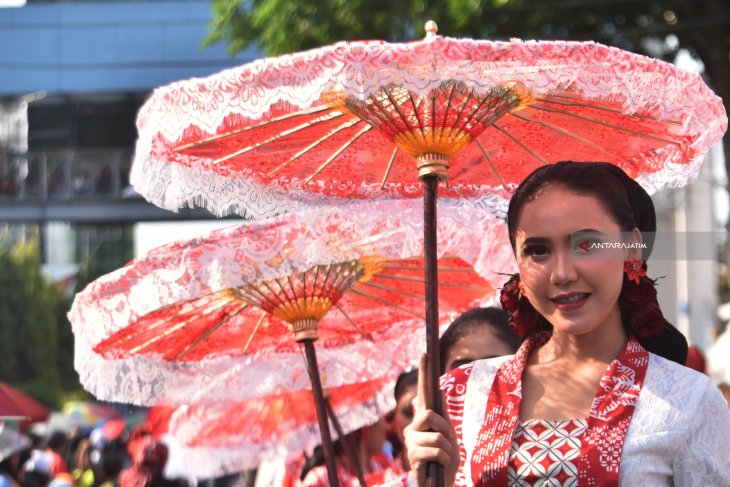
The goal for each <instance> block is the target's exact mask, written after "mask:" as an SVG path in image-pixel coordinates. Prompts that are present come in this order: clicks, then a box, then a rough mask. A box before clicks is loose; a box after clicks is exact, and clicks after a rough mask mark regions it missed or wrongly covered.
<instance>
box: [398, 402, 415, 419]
mask: <svg viewBox="0 0 730 487" xmlns="http://www.w3.org/2000/svg"><path fill="white" fill-rule="evenodd" d="M400 413H401V414H402V415H403V417H404V418H407V419H413V416H414V410H413V405H412V404H408V405H407V406H404V407H403V409H401V410H400Z"/></svg>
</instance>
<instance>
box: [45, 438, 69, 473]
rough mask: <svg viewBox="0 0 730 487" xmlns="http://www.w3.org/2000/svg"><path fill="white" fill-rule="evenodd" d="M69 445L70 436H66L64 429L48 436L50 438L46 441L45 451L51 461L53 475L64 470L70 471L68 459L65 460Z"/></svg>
mask: <svg viewBox="0 0 730 487" xmlns="http://www.w3.org/2000/svg"><path fill="white" fill-rule="evenodd" d="M67 447H68V438H67V437H66V433H63V432H62V431H54V432H52V433H51V435H50V436H49V437H48V440H47V441H46V447H45V452H46V454H47V455H48V458H50V461H51V464H50V467H49V468H50V473H51V476H54V475H56V474H58V473H62V472H68V467H67V466H66V460H64V457H65V456H66V448H67Z"/></svg>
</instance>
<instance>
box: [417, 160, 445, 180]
mask: <svg viewBox="0 0 730 487" xmlns="http://www.w3.org/2000/svg"><path fill="white" fill-rule="evenodd" d="M450 160H451V157H449V156H448V155H446V154H437V153H430V154H422V155H420V156H418V157H417V158H416V166H417V167H418V179H423V178H425V177H427V176H433V175H435V176H437V177H438V178H439V180H442V181H443V180H446V179H448V178H449V161H450Z"/></svg>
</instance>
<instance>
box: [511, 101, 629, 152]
mask: <svg viewBox="0 0 730 487" xmlns="http://www.w3.org/2000/svg"><path fill="white" fill-rule="evenodd" d="M510 115H512V116H513V117H517V118H520V119H522V120H525V121H526V122H533V123H539V124H540V125H544V126H545V127H548V128H551V129H553V130H555V131H556V132H560V133H561V134H563V135H566V136H568V137H570V138H571V139H573V140H577V141H578V142H581V143H583V144H585V145H587V146H589V147H593V148H594V149H596V150H598V151H600V152H603V153H604V154H607V155H609V156H611V157H615V158H616V159H620V160H622V161H624V162H627V163H629V164H633V162H632V161H630V160H629V159H627V158H625V157H624V156H622V155H620V154H616V153H615V152H613V151H610V150H608V149H606V148H605V147H602V146H600V145H598V144H596V143H595V142H591V141H590V140H587V139H584V138H583V137H581V136H579V135H576V134H574V133H573V132H571V131H570V130H567V129H564V128H562V127H558V126H557V125H554V124H552V123H550V122H546V121H544V120H538V119H536V118H533V117H531V116H529V115H525V114H524V113H510Z"/></svg>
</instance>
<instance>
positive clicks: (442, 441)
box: [405, 355, 459, 487]
mask: <svg viewBox="0 0 730 487" xmlns="http://www.w3.org/2000/svg"><path fill="white" fill-rule="evenodd" d="M426 360H427V358H426V356H425V355H424V356H423V357H421V362H420V364H419V365H418V397H417V402H418V407H417V411H416V414H415V416H414V417H413V422H412V423H411V424H410V425H409V426H408V427H406V429H405V442H406V450H407V451H408V461H409V463H410V464H411V469H412V470H413V475H414V478H415V479H416V482H417V484H418V485H419V487H427V485H426V469H427V465H428V463H430V462H437V463H439V464H441V465H442V466H443V467H444V485H446V486H451V485H454V480H455V479H456V470H457V469H458V468H459V444H458V443H457V441H456V432H455V431H454V427H453V426H452V424H451V421H450V420H449V413H448V410H447V409H446V404H445V401H444V408H443V410H444V417H441V416H439V415H438V414H436V413H434V412H433V411H431V410H430V409H426V394H427V386H426V384H427V379H426Z"/></svg>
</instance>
